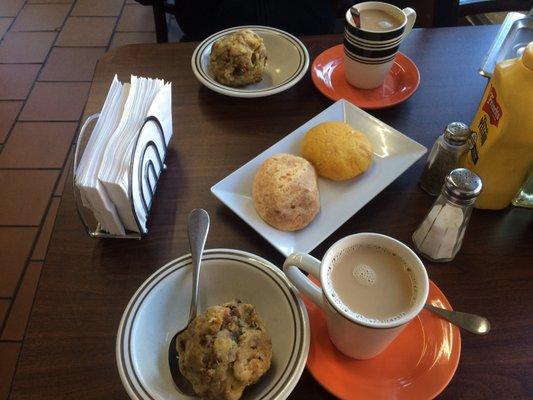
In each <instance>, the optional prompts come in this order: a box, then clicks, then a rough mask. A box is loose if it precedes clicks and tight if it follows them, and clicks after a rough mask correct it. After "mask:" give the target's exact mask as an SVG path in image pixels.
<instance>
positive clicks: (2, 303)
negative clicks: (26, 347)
mask: <svg viewBox="0 0 533 400" xmlns="http://www.w3.org/2000/svg"><path fill="white" fill-rule="evenodd" d="M9 304H11V300H7V299H0V327H2V325H3V324H4V320H5V319H6V317H7V310H8V308H9Z"/></svg>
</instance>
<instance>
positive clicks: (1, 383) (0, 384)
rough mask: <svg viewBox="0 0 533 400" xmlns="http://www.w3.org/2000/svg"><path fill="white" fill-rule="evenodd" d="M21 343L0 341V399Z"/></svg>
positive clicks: (4, 397) (4, 399) (4, 394)
mask: <svg viewBox="0 0 533 400" xmlns="http://www.w3.org/2000/svg"><path fill="white" fill-rule="evenodd" d="M2 1H4V0H2ZM0 4H1V2H0ZM21 346H22V344H21V343H0V354H1V355H2V357H0V399H1V400H7V397H8V396H9V390H10V389H11V381H12V380H13V375H14V374H15V368H16V367H17V361H18V358H19V353H20V347H21Z"/></svg>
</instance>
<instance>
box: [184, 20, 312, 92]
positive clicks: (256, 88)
mask: <svg viewBox="0 0 533 400" xmlns="http://www.w3.org/2000/svg"><path fill="white" fill-rule="evenodd" d="M245 28H248V29H251V30H253V31H254V32H255V33H257V34H258V35H259V36H261V37H262V38H263V40H264V42H265V47H266V51H267V65H266V69H265V72H264V73H263V80H262V81H261V82H259V83H256V84H253V85H247V86H243V87H238V88H234V87H230V86H225V85H222V84H221V83H218V82H217V81H216V80H215V78H214V77H213V74H212V73H211V71H210V69H209V55H210V54H211V46H212V45H213V43H214V42H215V41H217V40H218V39H220V38H221V37H223V36H226V35H228V34H230V33H233V32H235V31H238V30H240V29H245ZM191 66H192V70H193V72H194V75H196V78H197V79H198V80H199V81H200V82H201V83H202V84H203V85H205V86H207V87H208V88H209V89H211V90H214V91H215V92H218V93H222V94H225V95H227V96H232V97H264V96H270V95H272V94H276V93H279V92H282V91H284V90H286V89H288V88H290V87H292V86H294V85H295V84H296V83H297V82H298V81H299V80H300V79H302V77H303V76H304V75H305V73H306V71H307V68H308V67H309V54H308V53H307V49H306V48H305V46H304V45H303V43H302V42H300V41H299V40H298V39H296V38H295V37H294V36H292V35H291V34H290V33H287V32H284V31H282V30H280V29H276V28H269V27H266V26H258V25H250V26H237V27H235V28H229V29H225V30H223V31H220V32H217V33H215V34H213V35H211V36H209V37H208V38H207V39H205V40H204V41H203V42H202V43H200V44H199V45H198V47H197V48H196V50H194V53H193V55H192V59H191Z"/></svg>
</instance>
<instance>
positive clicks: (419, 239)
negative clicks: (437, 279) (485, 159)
mask: <svg viewBox="0 0 533 400" xmlns="http://www.w3.org/2000/svg"><path fill="white" fill-rule="evenodd" d="M481 188H482V183H481V178H480V177H479V176H477V175H476V174H475V173H474V172H472V171H470V170H469V169H466V168H456V169H454V170H452V171H451V172H450V173H449V174H448V175H447V176H446V178H445V182H444V185H443V186H442V191H441V194H440V196H439V197H438V198H437V200H435V203H434V204H433V206H432V207H431V209H430V211H429V213H428V214H427V215H426V217H425V218H424V220H423V221H422V223H421V224H420V225H419V226H418V228H417V229H416V231H415V232H414V233H413V242H414V244H415V247H416V249H417V250H418V251H419V252H420V253H422V255H423V256H425V257H426V258H428V259H430V260H431V261H437V262H445V261H451V260H453V258H454V257H455V255H456V254H457V252H458V251H459V249H460V248H461V244H462V242H463V237H464V234H465V230H466V226H467V225H468V221H469V219H470V214H471V213H472V208H473V206H474V203H475V201H476V198H477V196H478V195H479V193H480V192H481Z"/></svg>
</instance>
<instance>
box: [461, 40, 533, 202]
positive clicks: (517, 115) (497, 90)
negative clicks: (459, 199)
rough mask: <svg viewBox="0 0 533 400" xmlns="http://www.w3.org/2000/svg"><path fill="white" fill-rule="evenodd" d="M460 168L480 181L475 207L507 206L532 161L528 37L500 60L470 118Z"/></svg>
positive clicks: (532, 73)
mask: <svg viewBox="0 0 533 400" xmlns="http://www.w3.org/2000/svg"><path fill="white" fill-rule="evenodd" d="M471 129H472V131H473V135H472V137H471V139H470V140H471V143H470V151H468V152H467V154H466V157H465V158H464V160H463V163H462V164H463V165H464V167H466V168H468V169H470V170H471V171H474V172H475V173H476V174H478V175H479V176H480V177H481V179H482V181H483V191H482V192H481V194H480V195H479V197H478V199H477V201H476V203H475V207H476V208H484V209H493V210H498V209H502V208H505V207H507V206H508V205H509V204H510V203H511V200H512V199H513V197H514V196H515V195H516V193H517V192H518V190H519V188H520V185H521V184H522V182H523V181H524V179H525V178H526V174H527V171H528V168H529V165H530V164H531V163H532V162H533V42H530V43H529V44H528V45H527V47H526V49H525V51H524V53H523V55H522V57H521V58H515V59H512V60H505V61H502V62H501V63H499V64H498V65H497V66H496V68H495V70H494V75H493V76H492V78H491V80H490V82H489V83H488V85H487V88H486V89H485V93H484V95H483V98H482V100H481V103H480V105H479V108H478V111H477V114H476V116H475V118H474V121H473V122H472V125H471Z"/></svg>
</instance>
